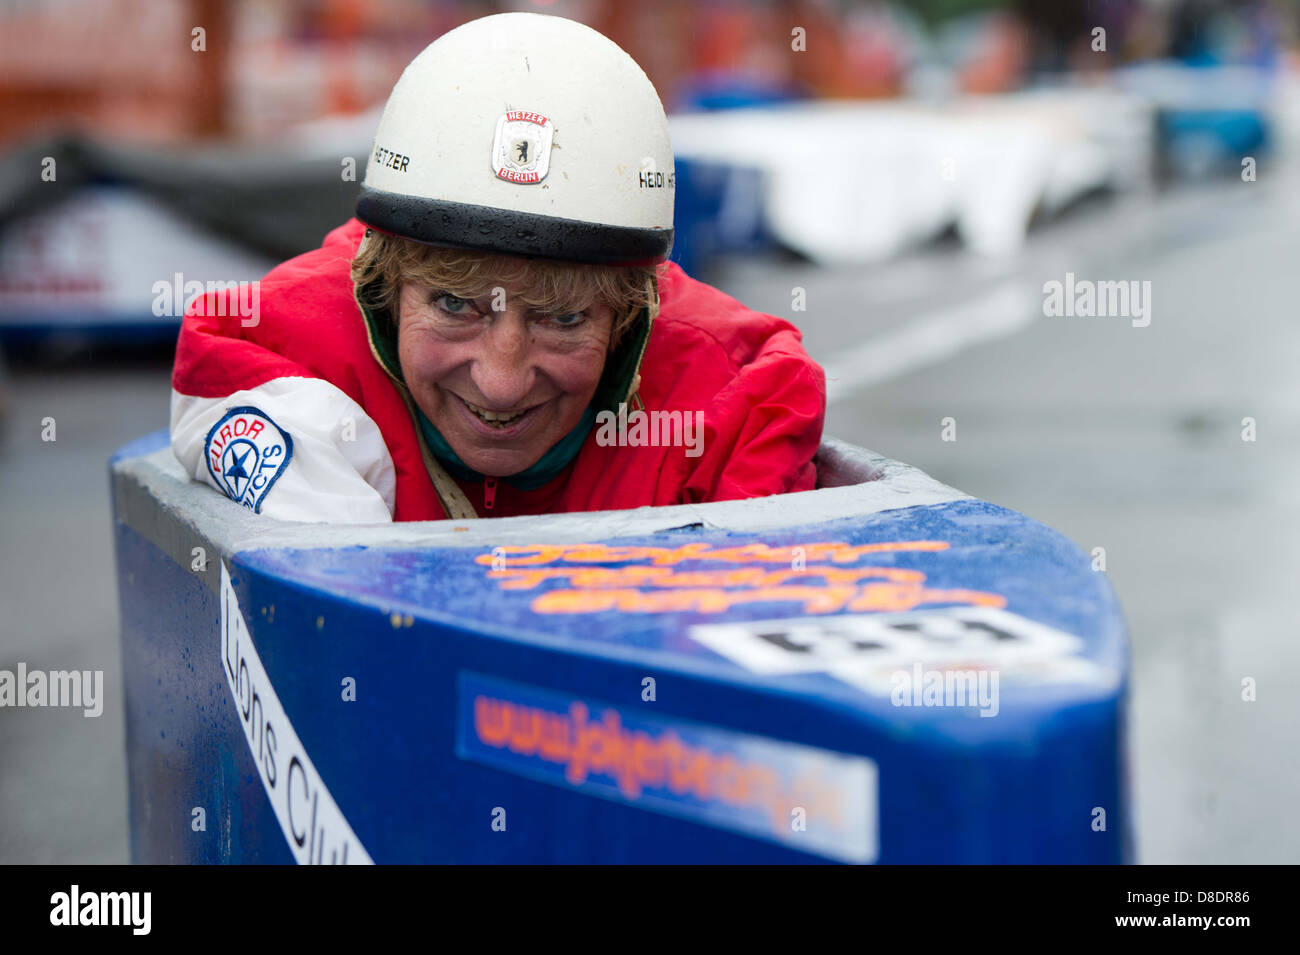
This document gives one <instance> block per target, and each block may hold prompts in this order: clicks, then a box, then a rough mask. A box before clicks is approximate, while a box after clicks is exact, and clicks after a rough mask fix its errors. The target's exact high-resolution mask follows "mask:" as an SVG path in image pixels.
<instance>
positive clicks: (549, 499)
mask: <svg viewBox="0 0 1300 955" xmlns="http://www.w3.org/2000/svg"><path fill="white" fill-rule="evenodd" d="M673 168H674V166H673V156H672V151H671V146H670V144H669V140H668V129H667V120H666V118H665V116H664V112H663V107H662V106H661V104H660V102H659V99H658V96H657V95H656V94H655V91H654V88H653V87H652V86H651V84H650V82H649V80H648V79H647V78H646V76H645V74H644V73H643V72H642V71H641V69H640V68H639V67H638V66H637V65H636V63H635V62H633V61H632V59H631V58H630V57H629V56H628V55H627V54H626V53H624V52H623V51H622V50H621V49H619V47H618V46H616V45H615V44H614V43H612V42H610V41H609V40H608V39H606V38H605V37H603V36H601V35H600V34H599V33H597V32H595V31H594V30H591V29H590V28H588V27H585V26H582V25H581V24H578V23H575V22H573V21H570V20H565V19H562V18H559V17H550V16H541V15H538V14H530V13H511V14H500V15H497V16H490V17H485V18H483V19H480V20H475V21H473V22H471V23H468V24H465V25H464V26H462V27H459V28H458V29H456V30H453V31H451V32H450V33H448V34H446V35H445V36H443V37H442V38H440V39H439V40H437V41H436V42H435V43H433V44H432V45H430V46H429V47H428V48H427V49H426V50H425V51H424V52H423V53H421V54H420V55H419V56H418V57H417V58H416V59H415V60H414V61H413V62H412V63H411V65H410V66H409V67H407V69H406V71H405V72H404V73H403V75H402V77H401V79H400V80H399V81H398V83H397V85H396V86H395V87H394V89H393V93H392V95H391V96H390V98H389V101H388V104H387V106H386V108H385V110H384V115H383V118H382V119H381V121H380V124H379V130H378V132H377V134H376V137H375V146H374V150H373V151H372V153H371V157H370V161H369V165H368V166H367V171H366V180H365V184H364V185H363V187H362V195H361V199H360V200H359V202H358V204H357V218H356V219H355V220H353V221H351V222H349V223H347V224H345V225H343V226H341V227H340V228H338V229H336V230H335V231H334V232H332V233H331V234H330V235H329V236H327V237H326V239H325V242H324V245H323V246H322V247H321V248H320V249H318V250H316V251H314V252H309V253H307V254H306V255H302V256H299V257H298V258H296V259H292V260H290V261H289V262H286V263H284V264H283V265H281V266H279V267H278V268H276V269H274V270H273V271H272V272H271V273H270V274H269V275H268V276H267V277H266V278H265V279H263V280H262V281H261V283H260V285H259V287H258V289H257V293H258V294H257V296H256V299H255V301H256V303H257V308H256V309H255V310H254V314H253V315H251V316H250V315H249V314H247V310H246V309H244V310H242V311H241V309H240V308H239V307H237V303H234V302H233V301H232V300H230V298H229V296H234V295H237V294H238V293H237V292H231V293H228V295H223V294H221V293H210V294H209V295H207V296H204V297H202V298H200V299H198V300H196V301H195V303H194V304H193V305H192V306H191V308H190V310H189V314H187V315H186V317H185V320H184V323H183V326H182V329H181V336H180V341H179V343H178V347H177V357H176V368H175V372H174V375H173V381H172V383H173V396H172V448H173V450H174V452H175V454H176V456H177V458H178V459H179V460H180V462H181V464H182V465H183V466H184V467H185V469H186V470H187V472H188V473H189V474H190V475H191V476H192V477H194V479H195V480H198V481H201V482H204V483H206V484H208V485H210V486H212V487H214V488H216V489H217V490H218V491H221V492H223V493H225V494H226V495H227V496H229V497H230V498H232V499H233V500H235V501H237V502H238V503H240V504H243V505H244V506H246V507H249V508H251V509H253V510H255V511H257V512H259V513H262V514H268V515H270V516H272V517H277V518H281V519H285V520H304V521H335V522H339V521H350V522H378V521H388V520H399V521H405V520H438V519H445V518H452V519H464V518H471V517H475V516H486V517H491V516H511V515H520V514H543V513H556V512H565V511H588V510H609V509H618V508H630V507H639V506H642V505H665V504H679V503H689V502H698V501H716V500H728V499H735V498H744V497H756V496H761V495H767V494H779V493H785V492H790V491H802V490H810V489H812V487H813V485H814V482H815V472H814V468H813V464H812V458H813V455H814V454H815V453H816V450H817V447H818V444H819V443H820V440H821V430H822V421H823V417H824V412H825V379H824V375H823V373H822V371H821V369H820V368H819V367H818V366H817V364H816V363H815V362H813V361H812V359H811V358H809V357H808V355H807V353H806V352H805V351H804V350H803V348H802V346H801V344H800V335H799V332H798V331H797V330H796V329H795V328H794V327H793V326H792V325H790V324H789V323H788V322H785V321H783V320H781V319H778V318H774V317H772V316H769V315H762V314H759V313H755V312H752V311H750V310H748V309H746V308H745V307H744V306H742V305H741V304H740V303H738V302H736V301H735V300H733V299H731V298H729V297H727V296H725V295H723V294H722V293H721V292H718V291H717V290H715V289H713V288H710V287H709V286H707V285H703V284H702V283H699V282H695V281H694V280H692V279H690V278H689V277H687V276H686V275H685V274H684V273H683V272H682V271H681V270H680V269H679V268H678V267H676V266H675V265H672V264H669V263H667V262H666V259H667V256H668V252H669V249H670V247H671V244H672V208H673V192H674V176H673V173H672V170H673Z"/></svg>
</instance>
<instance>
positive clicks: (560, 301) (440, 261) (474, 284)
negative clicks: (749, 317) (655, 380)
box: [352, 229, 659, 351]
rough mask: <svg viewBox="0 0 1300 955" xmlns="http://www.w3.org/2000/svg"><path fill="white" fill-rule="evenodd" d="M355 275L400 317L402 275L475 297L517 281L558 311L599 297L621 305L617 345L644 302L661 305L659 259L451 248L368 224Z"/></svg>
mask: <svg viewBox="0 0 1300 955" xmlns="http://www.w3.org/2000/svg"><path fill="white" fill-rule="evenodd" d="M352 281H353V283H354V284H355V286H356V288H357V291H358V293H359V294H360V293H361V292H362V290H364V294H365V298H364V304H365V305H366V306H367V307H369V308H371V309H375V310H379V311H382V312H383V313H385V314H386V315H387V316H388V317H389V319H390V320H391V321H392V322H394V324H395V323H396V321H397V317H398V315H399V307H398V301H399V298H400V296H401V290H402V283H403V282H420V283H422V284H425V285H430V286H432V287H434V288H436V289H439V290H441V291H444V292H447V293H449V294H451V295H455V296H457V297H458V298H465V299H474V298H479V297H481V296H484V295H489V294H491V293H492V291H493V290H494V289H495V288H500V287H504V288H511V289H514V290H515V292H514V294H516V295H518V296H519V297H520V298H521V299H522V300H523V301H524V302H526V303H527V304H529V305H531V306H532V307H533V308H536V309H538V310H540V311H543V312H547V313H550V314H555V315H563V314H568V313H570V312H580V311H582V310H584V309H586V308H589V307H590V306H591V305H592V304H594V303H596V302H600V303H602V304H604V305H607V306H609V307H610V308H612V309H613V310H614V325H613V329H612V330H611V333H610V336H609V350H610V351H613V350H614V348H615V346H617V345H618V343H619V341H620V340H621V339H622V337H623V336H624V334H626V333H627V331H628V329H629V328H631V327H632V324H633V323H634V322H635V321H636V319H637V317H638V316H639V315H640V314H641V312H642V310H643V309H646V308H650V309H651V311H652V314H653V312H654V311H656V310H657V306H658V294H659V293H658V287H659V283H658V270H657V269H656V268H655V267H653V266H646V267H642V266H619V265H588V264H581V263H576V262H557V261H554V260H552V259H527V258H520V257H518V256H513V255H501V254H498V253H494V252H477V251H474V250H471V249H444V248H437V247H435V246H429V245H424V244H423V243H421V242H415V241H412V240H410V239H404V238H402V237H400V236H394V235H388V234H386V233H383V232H378V231H376V230H372V229H367V230H366V235H365V238H364V239H362V241H361V246H360V248H358V249H357V254H356V256H355V257H354V258H353V259H352Z"/></svg>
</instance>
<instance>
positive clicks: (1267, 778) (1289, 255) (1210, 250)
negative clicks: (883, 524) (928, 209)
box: [0, 168, 1300, 863]
mask: <svg viewBox="0 0 1300 955" xmlns="http://www.w3.org/2000/svg"><path fill="white" fill-rule="evenodd" d="M1298 213H1300V179H1298V177H1297V176H1296V174H1295V173H1294V172H1289V171H1286V170H1281V169H1276V170H1271V171H1270V170H1267V169H1263V168H1261V175H1260V180H1259V181H1258V182H1255V183H1249V184H1245V183H1236V182H1223V183H1218V184H1214V185H1210V186H1204V187H1197V188H1190V189H1183V190H1180V191H1178V192H1177V193H1173V194H1167V195H1164V196H1161V197H1159V198H1158V199H1149V200H1139V199H1133V198H1129V199H1124V200H1118V201H1113V202H1098V203H1094V204H1090V205H1088V206H1086V207H1083V208H1080V209H1076V210H1075V211H1074V212H1073V213H1071V214H1070V215H1068V216H1066V217H1065V218H1063V219H1062V220H1060V221H1058V222H1055V223H1049V224H1046V225H1044V226H1042V227H1040V228H1038V229H1036V230H1035V231H1034V232H1033V233H1032V234H1031V238H1030V241H1029V243H1028V245H1027V247H1026V250H1025V252H1024V253H1023V254H1022V255H1020V256H1019V257H1017V258H1015V259H1013V260H1007V261H999V262H990V261H985V260H977V259H973V258H971V257H969V256H966V255H964V254H962V253H961V252H960V250H958V249H956V248H955V247H954V246H951V245H940V246H937V247H935V248H932V249H929V250H927V251H924V252H922V253H918V254H916V255H912V256H909V257H907V258H906V259H904V260H903V261H901V262H897V263H893V264H891V265H887V266H881V267H873V268H869V269H835V270H826V269H817V268H813V267H811V266H808V265H806V264H799V263H788V262H784V261H764V262H761V263H759V262H738V263H732V264H729V265H727V266H724V267H720V268H717V269H715V270H714V271H713V272H712V273H711V274H710V275H708V276H706V278H710V279H712V280H713V281H714V282H715V283H716V284H719V285H720V286H722V287H723V288H725V289H726V290H727V291H729V292H731V293H732V294H735V295H737V296H738V297H740V298H742V299H743V300H745V301H746V302H747V304H749V305H751V306H752V307H755V308H759V309H762V310H765V311H770V312H773V313H776V314H781V315H786V316H788V317H792V318H794V319H795V320H796V322H797V323H798V324H799V325H800V326H801V327H802V328H803V329H804V330H805V336H806V337H805V340H806V343H807V345H808V347H809V350H810V351H811V352H812V354H813V355H814V357H816V358H818V359H819V360H820V361H822V362H823V363H825V364H828V365H831V366H832V367H835V362H836V361H837V360H842V357H843V356H844V355H846V354H851V355H854V356H856V357H857V359H858V360H862V359H863V358H864V356H865V357H867V358H870V357H873V356H875V357H879V358H880V361H879V362H878V365H879V369H880V370H879V372H878V373H877V374H874V375H873V376H872V377H870V378H868V379H864V380H862V381H858V382H855V383H849V384H848V385H846V386H845V387H844V388H843V389H842V390H840V391H839V392H838V393H837V394H836V400H835V402H834V403H833V404H832V406H831V408H830V411H829V414H828V419H827V431H828V433H830V434H833V435H835V436H837V437H840V438H843V439H846V440H849V441H851V442H853V443H855V444H860V445H863V446H866V447H869V448H872V449H874V450H876V451H879V452H882V453H884V454H887V455H889V456H890V457H894V458H898V459H900V460H904V461H907V462H909V463H911V464H914V465H916V466H918V467H921V468H922V469H924V470H926V471H928V472H930V473H931V474H933V475H934V476H935V477H937V478H938V479H940V480H942V481H944V482H945V483H948V484H951V485H953V486H955V487H958V488H961V489H962V490H964V491H967V492H969V493H971V494H974V495H977V496H979V497H983V498H986V499H988V500H991V501H994V502H996V503H998V504H1003V505H1006V506H1008V507H1012V508H1015V509H1017V510H1020V511H1023V512H1025V513H1026V514H1028V515H1030V516H1031V517H1034V518H1037V519H1038V520H1041V521H1043V522H1045V523H1047V524H1049V525H1051V526H1053V527H1055V528H1057V529H1058V530H1060V531H1062V532H1063V533H1065V534H1066V535H1067V536H1069V537H1070V538H1071V539H1073V540H1074V541H1075V542H1076V543H1078V544H1079V545H1080V546H1082V547H1084V548H1085V549H1086V550H1089V551H1091V550H1092V549H1093V548H1095V547H1104V548H1105V550H1106V559H1107V572H1108V573H1109V575H1110V578H1111V580H1112V582H1113V584H1114V586H1115V588H1116V590H1117V592H1118V594H1119V596H1120V599H1121V601H1122V603H1123V605H1124V608H1125V613H1126V616H1127V619H1128V623H1129V627H1130V631H1131V635H1132V643H1133V650H1132V654H1133V671H1132V686H1133V694H1132V701H1131V737H1130V766H1131V771H1132V782H1133V787H1134V793H1135V798H1136V826H1135V829H1136V834H1137V840H1138V852H1139V860H1140V861H1143V862H1221V863H1224V862H1252V863H1257V862H1292V863H1294V862H1300V832H1298V831H1297V830H1296V828H1295V827H1294V826H1292V825H1290V824H1289V817H1290V814H1291V812H1293V810H1294V806H1295V805H1296V804H1297V802H1298V801H1300V762H1298V761H1297V760H1296V759H1295V758H1294V754H1295V753H1296V752H1297V751H1298V750H1300V694H1297V693H1296V692H1295V689H1294V681H1295V680H1296V679H1297V678H1300V649H1298V648H1297V641H1296V638H1297V623H1298V622H1300V612H1298V611H1300V599H1298V598H1297V593H1296V592H1297V587H1296V572H1297V569H1300V559H1298V558H1300V545H1298V544H1297V539H1298V535H1297V531H1298V530H1300V504H1298V503H1297V498H1296V495H1295V494H1294V486H1295V481H1296V476H1297V475H1300V467H1298V465H1300V374H1297V369H1296V365H1297V359H1298V358H1300V309H1298V308H1297V306H1296V300H1295V299H1296V293H1295V287H1294V285H1293V282H1294V281H1295V279H1296V275H1297V266H1296V262H1297V259H1296V250H1298V249H1300V214H1298ZM1066 272H1073V273H1075V275H1076V276H1077V277H1079V278H1088V279H1097V280H1106V279H1136V280H1139V281H1150V282H1151V283H1152V285H1151V288H1152V300H1151V304H1152V312H1151V318H1152V320H1151V324H1150V325H1149V326H1148V327H1145V328H1135V327H1133V326H1132V324H1131V323H1130V322H1129V321H1128V320H1125V319H1119V318H1109V319H1102V318H1092V319H1082V318H1076V319H1066V318H1048V317H1044V316H1043V315H1042V305H1041V302H1042V292H1041V289H1042V285H1043V283H1044V282H1046V281H1049V280H1053V279H1055V280H1063V279H1064V277H1065V273H1066ZM795 286H800V287H803V288H805V289H806V291H807V311H805V312H800V313H792V312H791V289H792V288H793V287H795ZM1008 294H1009V295H1010V296H1011V298H1010V299H1008V298H1006V295H1008ZM999 296H1001V297H999ZM984 300H987V301H989V302H992V303H993V304H994V306H996V307H998V308H1003V307H1005V303H1006V302H1007V301H1011V302H1013V303H1020V304H1015V305H1013V306H1012V307H1015V308H1021V307H1023V308H1024V309H1025V314H1024V316H1023V321H1019V320H1018V321H1016V322H1014V323H1009V324H1006V325H1005V327H1002V328H1000V329H998V328H995V329H992V330H990V331H989V334H988V337H987V338H985V339H984V340H982V341H974V342H971V343H967V344H966V345H965V347H962V348H961V349H960V350H957V351H955V352H954V351H952V349H951V348H945V346H943V345H942V344H941V343H935V342H931V343H930V344H931V345H934V347H933V348H929V346H926V347H922V348H920V350H919V352H918V353H917V354H916V355H914V356H913V360H912V361H911V362H909V363H908V364H907V365H906V366H901V365H899V364H898V363H897V362H896V361H894V358H895V357H896V355H894V356H891V353H890V347H891V346H890V343H891V342H893V343H895V344H896V343H897V342H898V341H899V340H900V339H899V338H898V336H899V335H900V334H901V335H904V336H905V335H907V333H908V331H909V329H914V328H920V327H935V328H942V327H944V320H945V316H947V317H951V316H952V315H953V314H954V310H960V309H963V308H967V307H969V306H970V304H971V303H972V302H974V303H977V304H978V303H979V302H980V301H984ZM955 314H958V315H961V314H964V313H961V312H960V311H958V312H956V313H955ZM877 341H880V342H883V343H884V346H883V351H884V353H883V354H878V352H880V349H877V348H876V346H875V345H874V343H875V342H877ZM922 344H923V345H924V342H922ZM927 349H929V350H928V351H927ZM895 366H897V367H895ZM873 367H875V364H873ZM167 380H168V368H167V366H166V362H165V360H154V361H143V362H139V361H137V362H131V363H129V364H127V363H124V362H123V361H122V359H121V357H120V356H116V357H113V358H111V359H101V360H99V361H96V362H92V363H89V364H87V363H83V362H73V363H62V364H55V365H50V364H41V363H37V364H31V363H23V364H21V365H17V366H16V367H14V368H12V369H11V380H10V382H9V385H8V389H7V391H8V413H7V415H6V416H5V418H4V421H3V425H0V427H3V434H0V607H2V608H3V615H2V617H0V668H13V667H14V666H15V664H16V662H17V661H20V660H21V661H24V662H26V663H27V664H28V666H29V667H32V668H66V667H73V666H75V667H78V668H82V669H103V670H104V671H105V681H106V686H105V691H106V698H107V700H108V705H107V706H106V708H105V711H104V714H103V716H101V717H99V718H97V719H87V718H84V717H83V716H82V715H81V713H80V711H77V710H53V709H46V710H30V709H21V710H19V709H10V708H7V709H0V862H124V861H127V860H128V857H129V852H128V842H127V832H126V785H125V768H124V755H123V732H122V711H121V706H120V700H121V677H120V662H119V653H118V647H117V601H116V592H115V582H114V569H113V553H112V537H111V527H110V512H109V498H108V485H107V480H106V468H107V459H108V457H109V455H110V454H111V453H112V452H113V451H114V450H115V449H116V448H118V447H119V446H121V445H122V444H124V443H125V442H127V441H128V440H130V439H132V438H135V437H137V436H139V435H141V434H144V433H146V432H148V431H152V430H155V429H157V428H160V427H163V426H165V425H166V421H167ZM46 417H53V418H54V419H55V420H56V422H57V440H56V441H54V442H43V441H42V440H41V428H42V423H41V422H42V419H44V418H46ZM948 417H951V418H953V419H954V420H955V424H956V434H957V440H956V441H952V442H945V441H942V440H941V438H940V432H941V420H942V419H944V418H948ZM1246 417H1251V418H1254V419H1255V422H1256V428H1257V439H1256V440H1255V441H1253V442H1246V441H1243V440H1242V438H1241V432H1242V419H1243V418H1246ZM1245 677H1251V678H1253V679H1255V681H1256V683H1257V687H1258V690H1257V699H1256V700H1255V701H1254V702H1244V701H1243V700H1242V699H1241V689H1240V687H1241V681H1242V679H1243V678H1245ZM115 703H116V705H114V704H115Z"/></svg>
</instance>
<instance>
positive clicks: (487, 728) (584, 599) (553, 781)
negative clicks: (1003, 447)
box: [112, 432, 1131, 863]
mask: <svg viewBox="0 0 1300 955" xmlns="http://www.w3.org/2000/svg"><path fill="white" fill-rule="evenodd" d="M816 466H817V474H818V487H817V489H815V490H811V491H804V492H798V493H794V494H788V495H777V496H772V497H765V498H756V499H750V500H743V501H726V502H715V503H706V504H693V505H676V506H670V507H648V508H638V509H635V510H630V511H610V512H598V513H587V514H561V515H551V516H543V517H514V518H498V519H475V520H467V521H434V522H412V523H399V524H387V525H373V526H365V527H349V526H330V525H309V524H299V523H293V522H281V521H276V520H274V519H268V518H266V517H265V516H264V515H258V514H255V513H253V512H252V511H251V510H249V509H246V508H243V507H240V506H239V505H237V504H235V503H234V502H232V501H230V500H227V499H226V498H224V497H222V496H220V495H218V494H215V493H213V492H212V491H211V490H210V489H207V488H204V487H201V486H199V485H197V484H196V483H194V482H192V481H190V480H189V479H188V475H187V474H186V473H185V472H184V471H183V470H182V469H181V467H180V466H179V464H178V462H177V461H176V459H175V457H174V456H173V454H172V453H171V451H170V449H169V448H168V446H167V435H166V434H165V433H162V432H160V433H157V434H154V435H150V436H148V437H145V438H142V439H141V440H140V441H138V442H136V443H134V444H132V445H130V446H128V447H126V448H124V449H123V450H122V451H121V452H120V453H119V454H118V455H117V456H116V457H115V458H114V460H113V462H112V483H113V496H114V506H115V517H116V522H115V529H116V541H117V554H118V572H119V585H120V595H121V607H122V640H123V663H124V668H125V673H126V693H127V741H128V760H129V773H130V795H131V799H130V801H131V845H132V854H133V858H134V859H135V861H137V862H270V863H288V862H293V861H298V862H303V863H306V862H325V863H330V862H339V863H342V862H347V863H363V862H381V863H392V862H611V863H617V862H800V861H803V862H809V861H832V862H850V863H870V862H882V863H902V862H909V863H912V862H945V863H977V862H980V863H984V862H999V863H1001V862H1005V863H1012V862H1018V863H1040V862H1041V863H1063V862H1077V863H1110V862H1122V861H1126V860H1128V859H1130V857H1131V856H1130V849H1129V845H1130V842H1129V835H1128V830H1129V824H1128V817H1129V799H1128V791H1127V785H1126V781H1125V769H1124V750H1123V744H1124V724H1125V690H1126V676H1127V658H1126V644H1125V637H1124V629H1123V624H1122V620H1121V616H1120V611H1119V608H1118V606H1117V604H1116V601H1115V598H1114V595H1113V593H1112V590H1111V588H1110V585H1109V583H1108V581H1107V580H1106V577H1105V575H1104V574H1102V573H1098V572H1095V571H1094V570H1093V569H1092V568H1091V565H1090V562H1089V561H1088V559H1087V557H1086V555H1084V554H1083V553H1082V552H1081V551H1079V550H1078V549H1077V548H1076V547H1075V546H1074V545H1072V544H1071V543H1070V542H1068V541H1067V540H1066V539H1064V538H1063V537H1061V536H1060V535H1059V534H1057V533H1055V532H1053V531H1051V530H1049V529H1048V528H1046V527H1044V526H1042V525H1040V524H1038V523H1035V522H1034V521H1031V520H1029V519H1028V518H1025V517H1024V516H1022V515H1020V514H1017V513H1015V512H1013V511H1009V510H1006V509H1005V508H1001V507H997V506H995V505H992V504H988V503H985V502H983V501H979V500H975V499H973V498H970V497H968V496H966V495H963V494H961V493H960V492H958V491H954V490H953V489H951V488H948V487H945V486H943V485H941V484H939V483H937V482H935V481H934V480H932V479H931V478H929V477H927V476H926V475H924V474H922V473H921V472H919V471H917V470H915V469H913V468H911V467H908V466H906V465H903V464H899V463H897V462H893V461H889V460H886V459H883V458H880V457H878V456H876V455H873V454H871V453H869V452H866V451H862V450H860V449H857V448H853V447H851V446H849V445H846V444H843V443H842V442H838V441H836V440H834V439H829V438H828V439H827V440H826V441H825V442H823V445H822V448H821V450H820V452H819V454H818V456H817V458H816ZM199 810H203V812H202V813H199ZM200 819H203V820H205V821H206V825H205V827H199V824H198V820H200Z"/></svg>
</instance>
